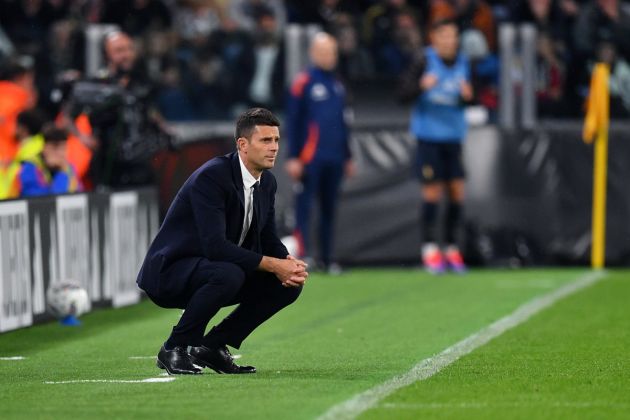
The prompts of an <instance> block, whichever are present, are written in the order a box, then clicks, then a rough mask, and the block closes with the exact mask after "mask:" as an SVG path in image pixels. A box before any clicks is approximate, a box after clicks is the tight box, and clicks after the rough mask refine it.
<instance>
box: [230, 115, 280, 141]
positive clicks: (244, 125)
mask: <svg viewBox="0 0 630 420" xmlns="http://www.w3.org/2000/svg"><path fill="white" fill-rule="evenodd" d="M257 125H268V126H271V127H280V120H278V117H276V116H275V115H273V113H272V112H271V111H269V110H268V109H265V108H250V109H248V110H247V111H245V112H243V113H242V114H241V116H240V117H238V120H237V121H236V132H235V133H234V136H235V137H234V138H235V139H236V140H238V139H239V138H241V137H245V138H246V139H249V138H250V137H251V135H252V133H253V132H254V128H256V126H257Z"/></svg>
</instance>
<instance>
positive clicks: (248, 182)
mask: <svg viewBox="0 0 630 420" xmlns="http://www.w3.org/2000/svg"><path fill="white" fill-rule="evenodd" d="M238 162H239V163H240V164H241V175H242V176H243V187H244V188H245V189H250V188H251V187H253V186H254V184H255V183H256V182H259V181H260V178H258V179H256V178H254V176H253V175H252V174H251V173H250V172H249V171H248V170H247V168H246V167H245V164H244V163H243V159H241V155H240V154H239V155H238Z"/></svg>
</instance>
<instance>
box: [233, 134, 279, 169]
mask: <svg viewBox="0 0 630 420" xmlns="http://www.w3.org/2000/svg"><path fill="white" fill-rule="evenodd" d="M239 143H240V150H241V157H242V158H243V163H245V166H246V167H247V169H250V170H251V169H254V170H257V171H262V170H263V169H271V168H273V165H274V164H275V163H276V157H277V156H278V149H279V146H280V130H279V129H278V127H274V126H269V125H257V126H256V128H255V129H254V132H253V133H252V135H251V138H250V139H249V140H247V139H245V138H241V139H239Z"/></svg>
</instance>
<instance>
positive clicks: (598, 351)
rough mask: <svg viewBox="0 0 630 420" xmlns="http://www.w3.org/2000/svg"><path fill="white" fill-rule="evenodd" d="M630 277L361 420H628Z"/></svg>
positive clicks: (585, 294)
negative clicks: (448, 419) (393, 419)
mask: <svg viewBox="0 0 630 420" xmlns="http://www.w3.org/2000/svg"><path fill="white" fill-rule="evenodd" d="M628 296H630V272H629V271H628V270H621V271H611V272H609V273H608V277H607V279H606V280H605V281H603V282H600V283H598V284H597V285H595V286H593V287H591V288H589V289H587V290H584V291H582V292H581V293H577V294H575V295H573V296H570V297H568V298H567V299H565V300H563V301H560V302H558V303H557V304H556V305H555V306H554V307H552V308H550V309H548V310H546V311H544V312H542V313H540V314H538V315H537V316H535V317H534V318H532V319H531V320H530V321H529V322H527V323H525V324H523V325H521V326H519V327H517V328H515V329H513V330H511V331H508V332H506V333H505V334H503V335H502V336H501V337H498V338H497V339H495V340H493V341H492V342H490V343H488V344H487V345H486V346H484V347H482V348H480V349H478V350H476V351H475V352H473V353H471V354H469V355H467V356H465V357H463V358H461V359H460V360H458V361H457V362H456V363H454V364H452V365H450V366H449V367H447V368H446V369H444V370H443V371H441V372H440V373H439V374H438V375H435V376H433V377H431V378H429V379H427V380H426V381H420V382H416V383H414V384H412V385H410V386H408V387H406V388H404V389H401V390H399V391H398V392H396V393H394V394H392V395H390V396H389V397H388V398H386V399H385V400H383V401H382V402H381V403H380V404H379V405H378V406H377V407H375V408H373V409H371V410H370V411H367V412H365V413H364V414H363V415H362V416H361V418H362V419H363V418H364V419H383V418H388V419H389V418H396V419H416V418H423V419H443V418H466V419H488V418H510V419H532V418H535V419H587V418H588V419H590V418H593V419H595V418H597V419H627V418H628V417H629V416H630V411H629V410H630V393H629V392H628V390H629V389H630V376H629V375H628V372H630V358H629V357H628V349H629V348H630V307H629V306H628Z"/></svg>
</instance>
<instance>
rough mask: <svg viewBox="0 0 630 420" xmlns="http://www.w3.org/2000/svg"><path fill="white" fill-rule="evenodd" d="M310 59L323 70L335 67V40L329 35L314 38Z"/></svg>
mask: <svg viewBox="0 0 630 420" xmlns="http://www.w3.org/2000/svg"><path fill="white" fill-rule="evenodd" d="M311 61H312V62H313V64H315V66H317V67H319V68H321V69H323V70H328V71H330V70H334V69H335V67H337V41H335V39H334V38H332V37H330V36H325V37H324V36H322V37H321V38H319V39H316V40H315V41H314V42H313V45H312V46H311Z"/></svg>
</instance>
